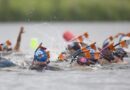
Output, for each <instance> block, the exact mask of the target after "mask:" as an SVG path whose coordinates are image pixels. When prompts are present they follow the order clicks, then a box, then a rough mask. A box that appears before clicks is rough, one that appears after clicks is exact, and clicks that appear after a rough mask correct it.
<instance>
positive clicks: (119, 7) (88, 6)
mask: <svg viewBox="0 0 130 90" xmlns="http://www.w3.org/2000/svg"><path fill="white" fill-rule="evenodd" d="M129 20H130V0H0V21H1V22H2V21H129Z"/></svg>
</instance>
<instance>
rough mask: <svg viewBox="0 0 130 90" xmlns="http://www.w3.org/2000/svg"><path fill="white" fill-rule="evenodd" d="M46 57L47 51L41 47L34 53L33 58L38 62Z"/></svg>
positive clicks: (43, 60)
mask: <svg viewBox="0 0 130 90" xmlns="http://www.w3.org/2000/svg"><path fill="white" fill-rule="evenodd" d="M47 58H48V57H47V53H46V52H45V51H44V50H42V49H38V50H37V51H36V52H35V54H34V59H35V60H36V61H39V62H45V61H46V60H47Z"/></svg>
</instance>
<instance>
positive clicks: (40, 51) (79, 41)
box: [0, 27, 130, 70]
mask: <svg viewBox="0 0 130 90" xmlns="http://www.w3.org/2000/svg"><path fill="white" fill-rule="evenodd" d="M23 33H24V28H23V27H21V28H20V32H19V35H18V38H17V42H16V45H15V46H14V48H12V47H11V45H12V44H11V41H9V40H7V41H6V42H5V43H1V44H0V51H1V52H3V51H7V52H8V51H20V43H21V35H22V34H23ZM63 37H64V39H65V40H66V41H69V42H71V43H70V44H69V45H67V47H66V50H65V51H64V52H62V53H61V54H60V55H59V56H58V60H59V61H70V63H71V64H72V63H73V62H74V61H77V64H79V65H87V66H89V65H91V64H97V63H98V64H103V63H104V60H105V61H107V62H108V63H122V62H124V60H123V58H124V57H125V56H127V52H126V51H125V50H124V49H123V48H124V47H126V48H128V45H129V44H130V43H129V41H130V40H123V38H124V37H128V39H130V33H126V34H125V33H118V34H117V35H115V36H109V37H108V38H107V39H106V40H104V42H103V45H102V47H98V46H97V45H96V42H91V43H90V42H89V43H88V42H87V41H88V40H89V35H88V33H87V32H85V33H84V34H82V35H80V36H78V37H73V35H71V33H68V32H67V33H66V34H64V35H63ZM117 38H118V39H119V40H118V42H117V43H115V42H114V39H117ZM49 63H50V52H49V51H48V50H47V48H46V47H44V46H43V45H42V43H40V45H39V46H38V47H37V49H36V50H35V52H34V59H33V60H32V64H31V66H30V69H32V70H33V69H37V68H41V69H43V67H46V66H47V65H48V64H49Z"/></svg>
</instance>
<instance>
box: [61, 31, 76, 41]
mask: <svg viewBox="0 0 130 90" xmlns="http://www.w3.org/2000/svg"><path fill="white" fill-rule="evenodd" d="M63 38H64V39H65V40H66V41H71V40H72V39H73V38H74V34H73V33H72V32H70V31H66V32H64V33H63Z"/></svg>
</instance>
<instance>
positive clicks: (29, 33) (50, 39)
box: [0, 22, 130, 90]
mask: <svg viewBox="0 0 130 90" xmlns="http://www.w3.org/2000/svg"><path fill="white" fill-rule="evenodd" d="M20 26H24V27H25V31H26V33H25V34H24V35H23V38H22V44H21V52H22V54H21V53H19V54H13V55H11V56H9V57H6V58H8V59H9V60H11V61H13V62H14V63H16V64H17V65H18V66H16V67H7V68H0V90H10V89H11V90H29V89H30V90H43V89H45V90H61V89H62V90H72V89H74V90H87V89H88V90H95V89H96V90H101V89H103V90H110V89H112V90H130V86H129V85H130V82H129V81H130V73H129V70H130V64H128V65H122V64H120V65H116V64H112V65H107V66H103V67H93V68H92V69H90V68H87V69H77V68H75V69H70V68H69V67H68V65H66V64H65V65H66V66H65V67H62V68H63V69H64V70H58V71H54V70H53V71H50V70H47V71H43V72H36V71H30V70H28V69H27V68H23V66H24V67H25V66H26V67H27V66H28V64H27V65H26V63H25V62H27V61H31V60H32V58H33V51H34V50H32V49H31V48H30V46H29V42H30V40H31V38H34V37H35V38H38V40H39V42H41V41H42V42H43V45H44V46H46V47H47V48H48V49H49V50H50V51H51V55H52V58H51V60H52V61H53V60H55V59H56V57H57V55H58V53H60V52H61V51H62V50H64V46H66V44H67V43H66V42H65V41H64V40H63V39H62V33H63V32H64V31H66V30H70V31H72V32H74V33H75V34H82V33H83V32H85V31H86V32H88V33H89V34H90V39H91V40H93V41H96V42H97V44H98V45H101V43H102V41H103V40H104V39H105V38H106V37H107V36H109V35H115V34H116V33H118V32H129V31H130V23H128V22H123V23H119V22H118V23H104V22H101V23H96V22H95V23H93V22H91V23H85V22H84V23H67V22H66V23H63V22H62V23H22V22H21V23H0V42H4V41H5V40H7V39H10V40H11V41H12V43H13V45H14V44H15V41H16V37H17V33H18V32H19V28H20ZM126 60H127V61H128V62H129V63H130V61H129V58H127V59H126ZM62 65H63V66H64V64H60V65H59V66H62Z"/></svg>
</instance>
